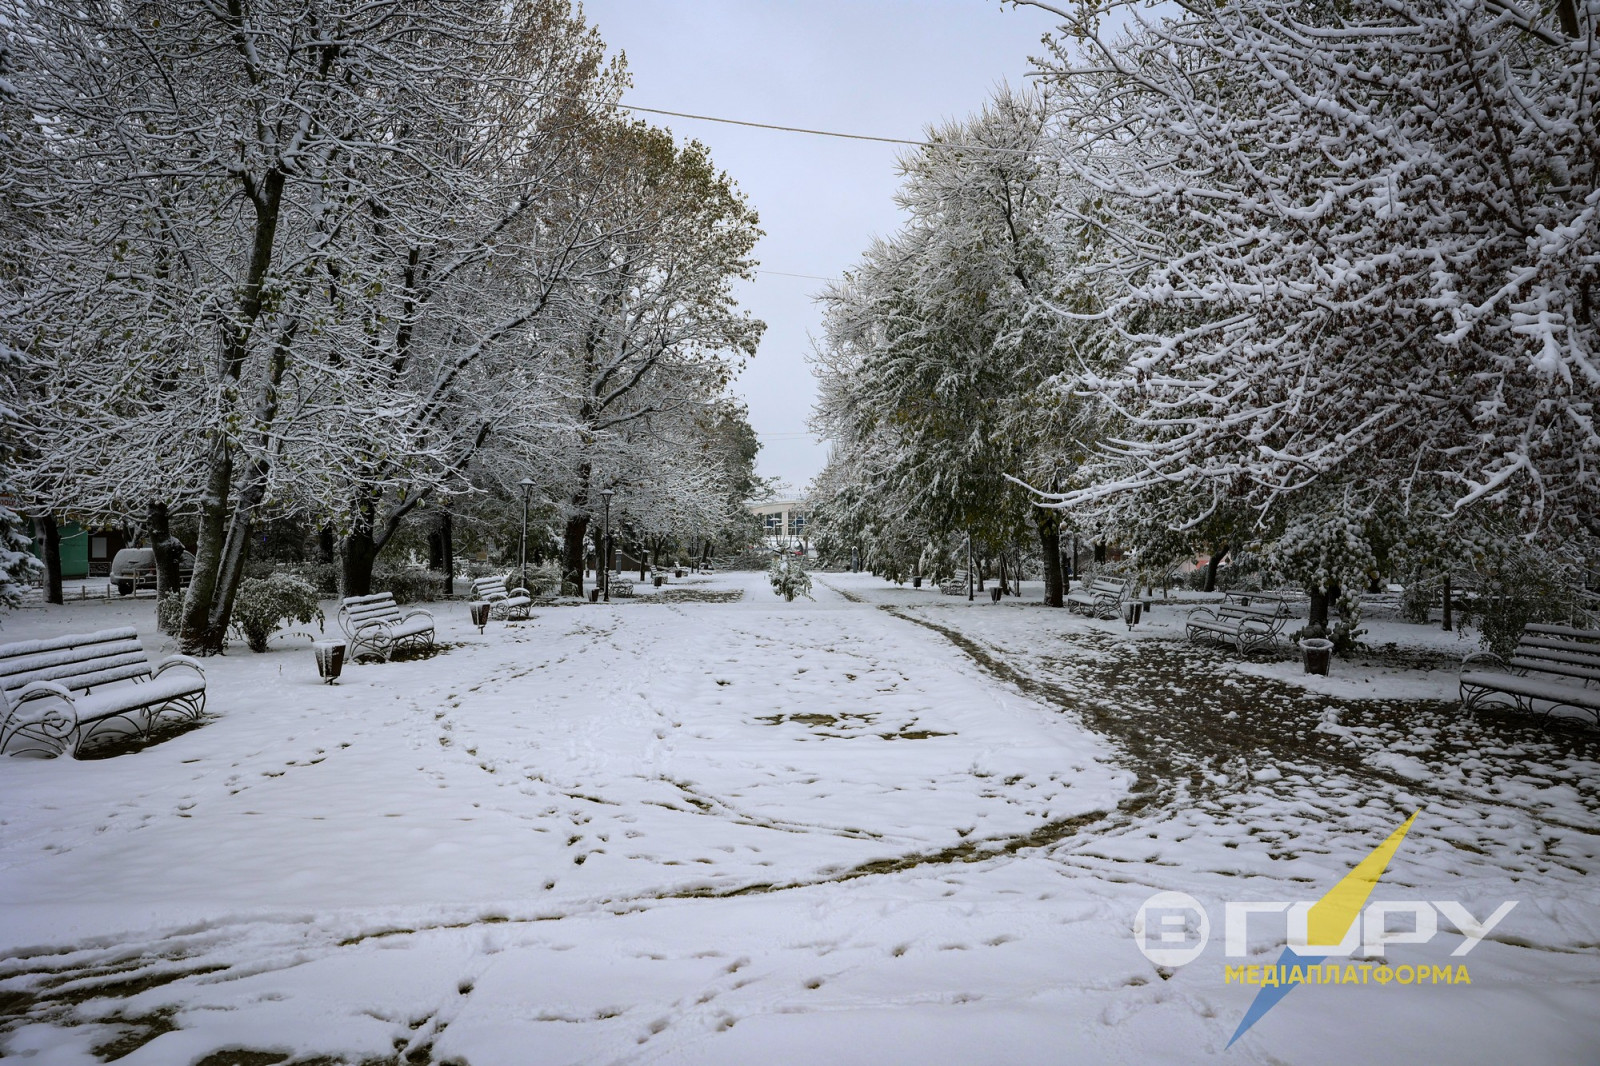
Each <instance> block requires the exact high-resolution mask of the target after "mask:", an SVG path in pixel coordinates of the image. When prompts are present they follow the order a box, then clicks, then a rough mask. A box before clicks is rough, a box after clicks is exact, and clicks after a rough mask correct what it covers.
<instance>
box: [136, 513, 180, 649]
mask: <svg viewBox="0 0 1600 1066" xmlns="http://www.w3.org/2000/svg"><path fill="white" fill-rule="evenodd" d="M145 524H146V525H147V526H149V529H150V550H151V552H152V553H153V554H154V556H155V563H156V603H158V604H161V603H165V602H166V600H167V597H168V596H179V595H182V590H181V585H182V582H183V575H182V573H181V569H182V566H183V542H182V541H180V540H178V538H177V537H174V536H173V535H172V522H171V516H170V513H169V512H168V510H167V505H166V503H165V502H164V501H160V500H158V501H156V502H155V503H152V504H151V505H150V513H149V516H148V518H147V519H146V523H145ZM156 621H157V624H161V623H162V622H163V621H165V622H166V625H164V626H163V627H162V628H163V629H166V628H168V627H170V626H171V625H172V623H173V622H175V621H179V619H168V617H167V615H165V614H164V613H163V612H162V611H161V609H160V608H159V607H158V608H157V610H156Z"/></svg>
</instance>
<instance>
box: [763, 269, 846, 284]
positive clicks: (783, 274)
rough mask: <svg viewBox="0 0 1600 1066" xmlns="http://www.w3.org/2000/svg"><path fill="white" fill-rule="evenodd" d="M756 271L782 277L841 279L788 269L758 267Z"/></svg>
mask: <svg viewBox="0 0 1600 1066" xmlns="http://www.w3.org/2000/svg"><path fill="white" fill-rule="evenodd" d="M756 273H757V274H776V275H778V277H780V278H805V279H806V280H808V281H838V280H839V279H838V278H824V277H821V276H820V275H817V274H791V273H789V272H788V271H787V270H768V269H766V268H765V267H757V268H756Z"/></svg>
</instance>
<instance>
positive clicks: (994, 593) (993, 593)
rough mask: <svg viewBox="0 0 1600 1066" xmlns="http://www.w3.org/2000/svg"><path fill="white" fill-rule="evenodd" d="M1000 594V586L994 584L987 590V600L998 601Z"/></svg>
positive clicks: (1001, 592) (1001, 591)
mask: <svg viewBox="0 0 1600 1066" xmlns="http://www.w3.org/2000/svg"><path fill="white" fill-rule="evenodd" d="M1002 594H1003V590H1002V589H1001V588H1000V586H998V585H996V586H995V587H994V588H992V589H990V590H989V602H990V603H999V602H1000V597H1001V595H1002Z"/></svg>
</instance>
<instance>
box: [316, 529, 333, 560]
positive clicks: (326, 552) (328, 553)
mask: <svg viewBox="0 0 1600 1066" xmlns="http://www.w3.org/2000/svg"><path fill="white" fill-rule="evenodd" d="M334 551H335V547H334V542H333V527H332V526H323V527H322V528H321V529H319V530H317V562H319V563H322V564H324V565H325V566H331V565H333V553H334Z"/></svg>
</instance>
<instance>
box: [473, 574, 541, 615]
mask: <svg viewBox="0 0 1600 1066" xmlns="http://www.w3.org/2000/svg"><path fill="white" fill-rule="evenodd" d="M506 584H507V582H506V579H505V578H503V577H480V578H478V579H477V580H476V581H474V582H473V583H472V598H473V599H475V600H483V601H485V602H486V603H488V604H489V616H490V617H491V618H503V619H507V620H515V619H522V618H527V617H528V608H530V607H532V606H533V594H532V593H530V592H529V591H528V590H527V589H523V588H516V589H507V588H506Z"/></svg>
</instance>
